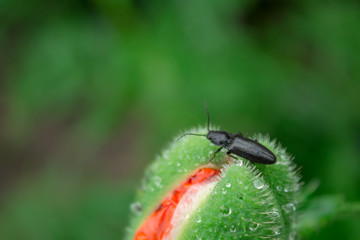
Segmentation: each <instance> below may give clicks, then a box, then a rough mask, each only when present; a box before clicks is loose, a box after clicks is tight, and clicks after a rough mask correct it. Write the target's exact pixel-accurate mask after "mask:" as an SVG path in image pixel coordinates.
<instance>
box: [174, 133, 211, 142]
mask: <svg viewBox="0 0 360 240" xmlns="http://www.w3.org/2000/svg"><path fill="white" fill-rule="evenodd" d="M188 135H194V136H201V137H206V135H204V134H197V133H185V134H184V135H182V136H181V137H179V138H178V139H177V140H176V141H179V140H180V139H181V138H183V137H185V136H188Z"/></svg>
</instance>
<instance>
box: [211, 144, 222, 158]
mask: <svg viewBox="0 0 360 240" xmlns="http://www.w3.org/2000/svg"><path fill="white" fill-rule="evenodd" d="M221 149H223V147H220V148H219V149H217V150H216V151H215V152H214V154H213V157H212V158H211V159H210V160H209V161H211V160H213V159H214V158H215V156H216V154H217V153H218V152H220V151H221Z"/></svg>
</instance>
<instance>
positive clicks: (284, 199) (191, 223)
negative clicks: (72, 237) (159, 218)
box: [126, 128, 299, 240]
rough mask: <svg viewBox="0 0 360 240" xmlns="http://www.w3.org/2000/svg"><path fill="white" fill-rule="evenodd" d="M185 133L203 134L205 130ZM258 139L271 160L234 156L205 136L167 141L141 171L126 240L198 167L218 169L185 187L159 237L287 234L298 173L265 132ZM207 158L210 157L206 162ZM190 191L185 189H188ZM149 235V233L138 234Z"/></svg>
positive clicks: (292, 217)
mask: <svg viewBox="0 0 360 240" xmlns="http://www.w3.org/2000/svg"><path fill="white" fill-rule="evenodd" d="M189 132H196V133H200V134H206V133H207V130H206V129H203V128H201V129H195V130H191V131H189ZM255 138H256V139H257V140H258V142H259V143H261V144H263V145H264V146H265V147H267V148H268V149H270V150H271V151H272V152H273V153H274V154H275V155H276V157H277V163H276V164H272V165H263V164H251V163H250V162H249V161H248V160H246V159H243V158H240V157H239V159H238V160H234V159H232V158H230V157H229V156H228V155H226V151H227V150H223V151H220V152H219V153H218V154H217V155H216V157H215V158H213V159H212V156H213V153H214V152H215V151H216V150H217V149H218V146H215V145H213V144H212V143H211V142H210V141H209V140H208V139H206V138H205V137H199V136H186V137H184V138H182V139H181V140H179V141H176V140H174V141H173V143H171V144H170V146H169V147H168V148H167V149H166V150H165V151H164V152H163V153H162V154H161V156H159V157H157V158H156V160H155V161H154V162H153V163H152V164H151V165H150V166H149V168H148V169H147V170H146V174H145V178H144V180H143V183H142V187H141V189H140V191H139V192H138V195H137V200H136V202H135V203H133V204H132V206H131V208H132V210H133V213H132V218H131V222H130V227H129V228H128V235H127V238H126V239H128V240H130V239H134V237H135V236H136V233H137V231H138V230H139V228H140V227H141V226H143V224H144V223H145V222H146V220H147V219H149V217H150V216H151V215H152V214H154V212H155V211H157V209H159V206H161V203H162V202H163V201H164V199H167V198H169V196H171V193H173V192H174V189H179V186H182V184H184V182H186V181H187V179H189V177H191V176H194V174H195V173H197V172H198V170H199V169H205V168H212V169H217V170H218V171H219V174H218V175H217V176H216V177H212V178H211V179H210V178H209V180H206V181H204V182H203V183H199V184H197V185H196V187H193V188H191V191H193V193H191V194H190V193H189V194H187V193H185V195H184V196H183V198H182V199H180V202H179V204H178V205H177V207H176V210H175V212H174V215H173V216H172V219H171V224H170V228H168V229H167V230H168V233H167V234H166V235H163V236H164V237H163V238H162V239H191V240H192V239H292V238H294V236H295V232H294V225H295V221H296V209H297V206H298V199H299V176H298V174H297V173H296V172H295V171H294V169H295V165H294V164H293V163H292V161H291V157H290V156H289V155H288V154H287V153H286V152H285V150H284V149H282V148H281V147H280V146H277V145H276V143H275V141H270V139H269V137H264V136H262V135H258V136H256V137H255ZM210 160H211V161H210ZM189 191H190V190H189ZM138 239H150V240H151V239H155V238H146V237H144V238H138Z"/></svg>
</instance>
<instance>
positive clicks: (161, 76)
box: [0, 0, 360, 240]
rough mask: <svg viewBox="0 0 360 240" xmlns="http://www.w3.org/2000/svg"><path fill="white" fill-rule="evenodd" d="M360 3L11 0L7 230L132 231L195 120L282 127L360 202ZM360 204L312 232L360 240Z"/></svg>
mask: <svg viewBox="0 0 360 240" xmlns="http://www.w3.org/2000/svg"><path fill="white" fill-rule="evenodd" d="M359 10H360V4H359V2H358V1H351V0H346V1H309V0H305V1H300V0H297V1H289V0H274V1H271V0H253V1H250V0H245V1H234V0H223V1H212V0H210V1H205V0H195V1H194V0H191V1H190V0H181V1H180V0H171V1H161V0H154V1H145V0H118V1H116V0H64V1H57V0H50V1H49V0H33V1H25V0H1V1H0V239H1V240H7V239H10V240H12V239H20V240H27V239H37V240H42V239H44V240H45V239H46V240H49V239H50V240H51V239H74V240H98V239H99V240H100V239H122V236H123V233H124V231H125V228H126V225H127V222H128V214H129V212H130V208H129V205H130V203H131V201H132V200H133V197H134V192H135V189H136V187H137V186H139V183H140V178H141V176H142V174H143V171H144V169H145V167H146V166H147V165H148V164H149V162H151V161H152V160H153V159H154V157H155V156H156V154H158V153H159V152H160V151H161V149H163V148H164V147H166V145H167V143H168V142H169V141H170V140H171V139H172V138H173V137H174V136H175V135H177V134H178V133H180V132H181V131H183V130H185V129H188V128H191V127H193V126H197V125H199V124H202V125H204V124H205V123H206V115H205V111H204V106H203V103H204V100H206V101H207V103H208V107H209V111H210V114H211V117H212V123H213V124H215V125H220V126H221V127H222V128H223V129H224V130H228V131H232V132H237V131H241V132H243V133H248V134H249V135H252V134H254V133H258V132H260V133H269V134H270V136H271V137H273V138H276V139H278V140H279V141H280V142H281V143H282V145H283V146H285V147H286V148H287V149H288V151H289V152H290V153H291V154H292V155H294V156H295V157H296V158H295V161H296V163H297V164H298V165H299V166H302V170H301V172H302V175H303V181H304V182H305V183H307V182H309V181H310V180H312V179H319V180H320V182H321V185H320V187H319V189H318V190H317V192H316V193H315V195H323V194H339V195H340V196H342V197H343V198H344V199H346V201H357V200H359V199H360V172H359V171H360V157H359V156H360V150H359V149H360V13H359ZM359 226H360V218H359V216H354V215H351V214H350V216H346V217H339V218H337V220H335V221H333V222H331V223H330V225H327V226H326V227H324V228H322V229H319V230H318V231H317V232H315V233H313V234H309V235H307V236H305V237H304V238H303V239H360V229H359Z"/></svg>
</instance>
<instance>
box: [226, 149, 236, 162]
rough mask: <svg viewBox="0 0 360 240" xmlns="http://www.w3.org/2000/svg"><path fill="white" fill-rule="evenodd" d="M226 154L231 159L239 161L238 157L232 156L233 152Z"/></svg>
mask: <svg viewBox="0 0 360 240" xmlns="http://www.w3.org/2000/svg"><path fill="white" fill-rule="evenodd" d="M226 154H227V155H228V156H229V157H231V158H233V159H236V160H237V159H238V158H237V157H235V156H233V155H231V154H232V152H230V151H228V152H227V153H226Z"/></svg>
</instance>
